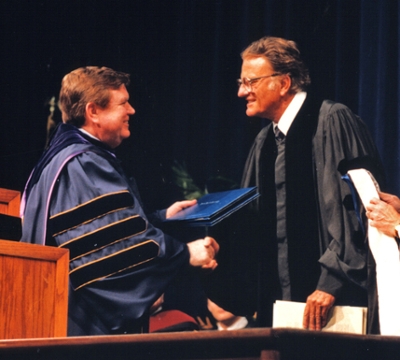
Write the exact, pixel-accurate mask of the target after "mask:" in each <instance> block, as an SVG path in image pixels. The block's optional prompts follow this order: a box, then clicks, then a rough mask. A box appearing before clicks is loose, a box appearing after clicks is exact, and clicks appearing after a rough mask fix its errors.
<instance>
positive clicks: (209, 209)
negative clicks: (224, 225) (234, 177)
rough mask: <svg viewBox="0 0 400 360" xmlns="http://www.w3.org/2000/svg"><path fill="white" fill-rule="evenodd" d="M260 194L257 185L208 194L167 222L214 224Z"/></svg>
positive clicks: (197, 224)
mask: <svg viewBox="0 0 400 360" xmlns="http://www.w3.org/2000/svg"><path fill="white" fill-rule="evenodd" d="M259 196H260V194H259V193H258V191H257V187H250V188H242V189H235V190H229V191H221V192H215V193H210V194H206V195H204V196H203V197H201V198H200V199H198V200H197V204H196V205H194V206H191V207H189V208H186V209H183V210H182V211H180V212H179V213H177V214H175V215H174V216H172V217H170V218H168V219H166V220H165V222H181V223H184V224H185V225H188V226H213V225H215V224H218V223H219V222H220V221H222V220H223V219H225V218H226V217H228V216H229V215H231V214H232V213H234V212H235V211H237V210H239V209H241V208H242V207H243V206H245V205H247V204H248V203H250V202H251V201H253V200H254V199H256V198H258V197H259Z"/></svg>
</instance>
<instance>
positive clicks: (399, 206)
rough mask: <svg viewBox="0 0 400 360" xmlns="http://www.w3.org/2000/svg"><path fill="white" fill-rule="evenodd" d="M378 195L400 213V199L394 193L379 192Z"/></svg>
mask: <svg viewBox="0 0 400 360" xmlns="http://www.w3.org/2000/svg"><path fill="white" fill-rule="evenodd" d="M379 197H380V198H381V200H382V201H384V202H385V203H387V204H389V205H392V206H393V207H394V208H395V209H396V211H397V212H398V213H400V199H399V198H398V197H397V196H396V195H392V194H388V193H384V192H379Z"/></svg>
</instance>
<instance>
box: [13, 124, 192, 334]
mask: <svg viewBox="0 0 400 360" xmlns="http://www.w3.org/2000/svg"><path fill="white" fill-rule="evenodd" d="M21 210H22V215H23V236H22V241H24V242H30V243H36V244H43V245H44V244H46V245H54V246H58V247H62V248H67V249H69V251H70V290H69V304H68V306H69V309H68V318H69V323H68V335H70V336H76V335H100V334H118V333H132V332H137V331H138V329H139V328H140V325H141V323H142V319H143V317H145V315H146V312H147V311H148V309H149V307H150V306H151V305H152V304H153V303H154V302H155V300H157V299H158V297H159V296H160V295H161V294H162V293H163V292H164V291H165V289H166V287H167V285H168V284H169V283H170V281H171V280H172V279H173V278H174V276H175V275H176V274H177V272H178V271H179V270H180V269H181V268H182V267H183V266H185V265H188V263H189V253H188V249H187V246H186V245H185V244H184V243H181V242H179V241H177V240H175V239H173V238H171V237H169V236H168V235H166V234H165V233H163V232H162V231H161V230H159V229H158V228H156V227H154V226H153V225H152V224H151V223H150V222H149V221H148V218H147V217H146V215H145V213H144V211H143V209H142V206H141V203H140V197H139V194H138V192H137V189H136V186H135V185H134V183H132V182H130V181H129V180H128V179H127V178H126V176H125V174H124V172H123V170H122V169H121V166H120V164H119V161H118V160H117V159H116V157H115V155H114V154H113V153H112V151H110V149H107V147H106V146H104V144H102V143H100V142H97V141H95V140H93V139H90V138H88V137H86V136H84V135H83V134H82V133H81V132H80V131H79V130H78V129H76V128H75V127H73V126H71V125H66V124H62V125H61V126H60V127H58V128H57V130H56V132H55V135H54V137H53V139H52V141H51V143H50V146H49V148H48V149H47V151H46V152H45V153H44V155H43V157H42V159H41V160H40V161H39V163H38V165H37V167H36V168H35V169H34V171H33V173H32V175H31V178H30V180H29V181H28V183H27V186H26V189H25V192H24V195H23V201H22V209H21Z"/></svg>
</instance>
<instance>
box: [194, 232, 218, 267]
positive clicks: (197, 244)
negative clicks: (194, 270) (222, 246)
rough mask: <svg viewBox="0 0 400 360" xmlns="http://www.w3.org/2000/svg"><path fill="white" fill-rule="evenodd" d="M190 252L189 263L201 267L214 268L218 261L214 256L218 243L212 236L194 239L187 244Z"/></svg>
mask: <svg viewBox="0 0 400 360" xmlns="http://www.w3.org/2000/svg"><path fill="white" fill-rule="evenodd" d="M187 246H188V249H189V254H190V265H192V266H195V267H201V268H202V269H211V270H214V269H215V268H216V267H217V266H218V263H217V261H216V260H215V256H216V255H217V253H218V251H219V245H218V243H217V242H216V241H215V239H214V238H212V237H209V236H207V237H205V238H204V239H200V240H195V241H192V242H190V243H188V244H187Z"/></svg>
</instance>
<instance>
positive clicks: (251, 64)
mask: <svg viewBox="0 0 400 360" xmlns="http://www.w3.org/2000/svg"><path fill="white" fill-rule="evenodd" d="M272 69H273V68H272V65H271V63H270V62H269V60H268V59H267V58H266V57H264V56H247V57H245V58H244V59H243V64H242V73H246V72H258V71H265V70H272Z"/></svg>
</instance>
